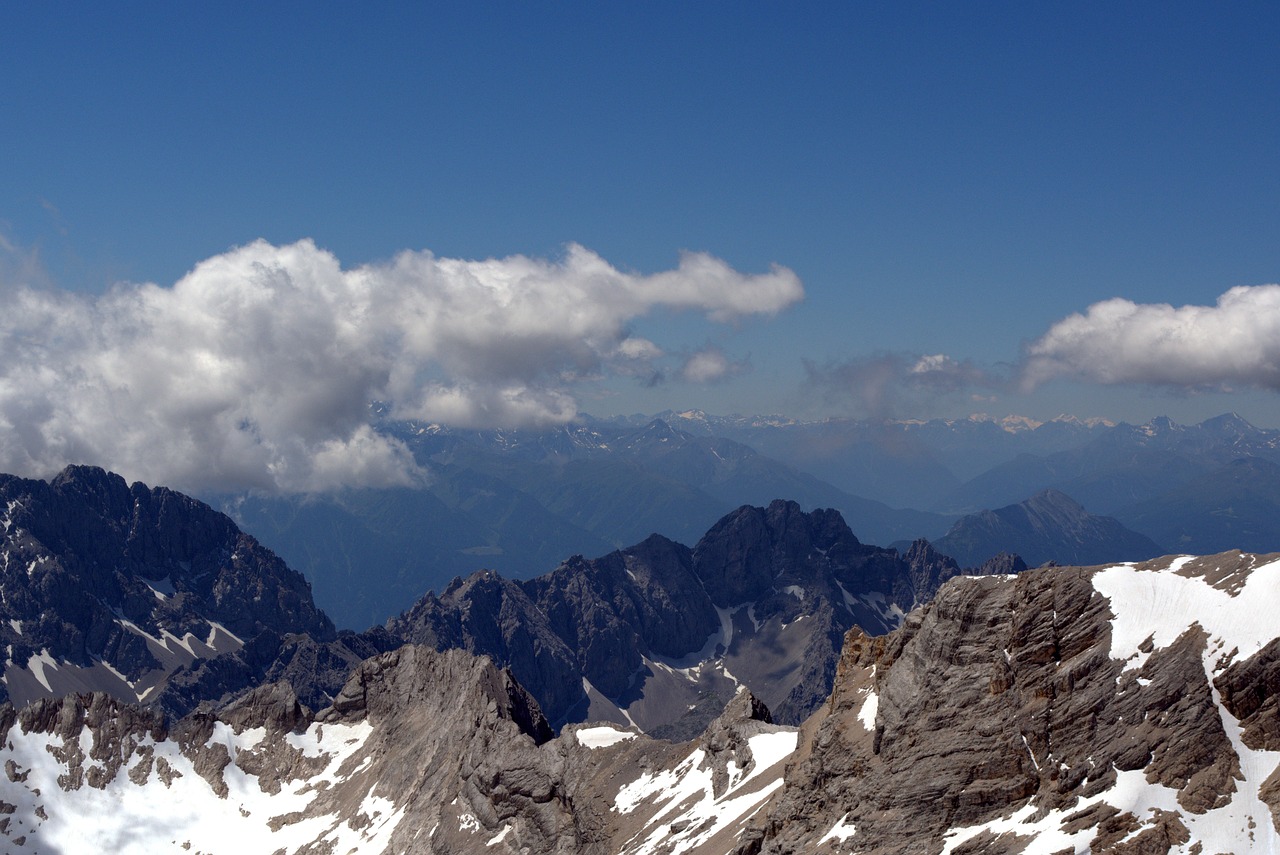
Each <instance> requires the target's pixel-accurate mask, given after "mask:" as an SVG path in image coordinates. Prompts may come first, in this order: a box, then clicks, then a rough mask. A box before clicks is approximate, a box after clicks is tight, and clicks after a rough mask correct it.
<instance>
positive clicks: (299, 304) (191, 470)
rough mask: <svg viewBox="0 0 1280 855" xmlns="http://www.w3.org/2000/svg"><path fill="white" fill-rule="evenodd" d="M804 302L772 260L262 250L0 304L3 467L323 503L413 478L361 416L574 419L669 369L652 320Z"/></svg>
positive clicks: (1, 293) (14, 289) (19, 295)
mask: <svg viewBox="0 0 1280 855" xmlns="http://www.w3.org/2000/svg"><path fill="white" fill-rule="evenodd" d="M802 296H803V289H802V287H801V284H800V282H799V280H798V278H797V277H796V276H795V274H794V273H792V272H791V271H789V270H787V269H785V268H781V267H775V268H773V269H771V270H770V271H768V272H767V273H763V274H759V275H744V274H741V273H738V272H736V271H734V270H733V269H732V268H730V267H729V266H728V265H727V264H725V263H724V262H723V261H720V260H719V259H716V258H713V257H711V256H708V255H705V254H699V253H686V254H684V255H682V256H681V258H680V261H679V264H678V266H677V267H676V268H675V269H673V270H668V271H664V272H661V273H657V274H654V275H649V276H644V275H638V274H632V273H627V272H623V271H619V270H618V269H616V268H614V267H613V266H612V265H610V264H608V263H607V262H606V261H605V260H604V259H602V258H600V257H599V256H598V255H596V254H595V253H593V252H591V251H590V250H587V249H585V248H583V247H581V246H577V245H571V246H569V247H568V248H567V250H566V253H565V255H564V257H563V258H562V259H558V260H547V259H536V258H529V257H525V256H512V257H509V258H503V259H490V260H486V261H463V260H457V259H449V258H440V257H437V256H435V255H433V254H432V253H430V252H404V253H401V254H400V255H398V256H397V257H395V258H394V259H393V260H391V261H390V262H388V263H384V264H376V265H366V266H362V267H357V268H353V269H345V270H344V269H343V268H342V266H341V265H340V263H339V261H338V259H337V258H336V257H334V256H333V255H332V254H331V253H329V252H326V251H324V250H321V249H319V248H317V247H316V246H315V244H314V243H312V242H311V241H301V242H298V243H295V244H292V245H289V246H273V245H271V244H268V243H265V242H262V241H259V242H256V243H253V244H249V245H247V246H244V247H240V248H237V249H234V250H231V251H229V252H227V253H224V254H222V255H218V256H215V257H213V258H210V259H208V260H206V261H203V262H201V263H200V264H198V265H197V266H196V267H195V268H194V269H193V270H192V271H191V272H190V273H189V274H188V275H187V276H185V277H184V278H182V279H181V280H179V281H178V282H177V283H176V284H174V285H173V286H172V287H161V286H158V285H154V284H143V285H121V286H118V287H116V288H114V289H113V290H111V291H110V292H108V293H106V294H105V295H102V296H98V297H84V296H80V295H73V294H68V293H65V292H59V291H56V290H51V289H47V288H42V289H38V290H37V289H33V288H27V287H22V286H14V285H13V284H12V283H8V285H7V287H5V288H4V289H2V290H0V301H2V302H3V305H0V467H2V468H3V469H4V470H5V471H10V472H19V473H23V474H31V475H40V476H46V475H48V474H50V473H51V472H53V471H56V470H57V469H58V468H60V467H61V466H62V465H64V464H65V463H67V462H91V463H98V464H101V465H104V466H109V467H111V468H114V469H116V470H117V471H120V472H122V473H123V474H125V475H126V476H128V477H132V478H138V479H141V480H146V481H149V482H152V483H164V484H172V485H175V486H180V487H184V488H186V489H243V488H250V487H252V488H258V489H262V490H268V491H311V490H323V489H330V488H334V487H340V486H382V485H391V484H408V483H412V482H414V480H415V479H417V478H418V477H419V476H420V473H419V472H418V470H417V469H416V467H415V465H414V463H413V460H412V457H411V455H410V454H409V452H408V450H407V449H406V448H405V447H404V446H403V445H401V444H399V443H397V442H395V441H392V440H390V439H388V438H386V437H384V436H381V435H379V434H377V433H376V432H374V431H372V430H371V429H370V428H369V426H368V405H369V403H370V402H371V401H373V400H380V401H390V402H392V407H393V410H392V413H391V414H392V415H393V416H397V417H414V418H422V419H430V420H434V421H441V422H447V423H450V424H455V425H460V426H490V425H530V424H540V423H555V422H563V421H566V420H568V419H570V418H572V417H573V416H574V415H575V414H576V412H577V408H576V399H575V397H574V394H573V389H572V385H573V384H574V383H577V382H581V381H582V380H584V379H592V378H599V377H604V376H608V375H610V374H622V375H629V376H640V377H643V376H645V375H646V373H648V374H653V373H655V372H656V371H657V369H656V367H655V365H656V362H657V361H658V360H660V359H662V358H664V357H666V354H665V353H664V352H663V350H662V348H660V347H659V346H658V345H656V344H654V343H653V342H651V341H648V340H647V339H643V338H639V337H636V336H634V335H632V334H631V332H630V331H629V329H628V325H629V324H630V323H631V322H632V321H634V320H635V319H637V318H640V317H642V316H644V315H645V314H647V313H649V312H651V311H653V310H655V309H659V308H666V309H674V310H689V311H696V312H701V313H703V314H704V315H705V316H706V317H707V318H708V319H710V320H712V321H716V322H728V321H733V320H735V319H738V318H741V317H744V316H747V315H766V316H768V315H772V314H775V313H777V312H779V311H781V310H783V309H785V308H787V307H788V306H790V305H791V304H793V303H795V302H796V301H798V300H799V299H801V297H802Z"/></svg>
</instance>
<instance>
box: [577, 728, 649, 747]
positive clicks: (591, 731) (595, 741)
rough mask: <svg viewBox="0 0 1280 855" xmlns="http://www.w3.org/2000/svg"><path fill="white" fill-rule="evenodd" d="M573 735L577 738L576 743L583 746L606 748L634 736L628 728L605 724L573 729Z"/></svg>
mask: <svg viewBox="0 0 1280 855" xmlns="http://www.w3.org/2000/svg"><path fill="white" fill-rule="evenodd" d="M573 735H574V737H575V738H577V740H578V744H579V745H581V746H583V747H584V748H608V747H609V746H610V745H617V744H618V743H619V742H626V741H627V740H628V739H635V738H636V735H635V734H634V733H632V732H631V731H629V730H618V729H617V728H615V727H607V726H601V727H584V728H582V729H581V730H575V731H574V732H573Z"/></svg>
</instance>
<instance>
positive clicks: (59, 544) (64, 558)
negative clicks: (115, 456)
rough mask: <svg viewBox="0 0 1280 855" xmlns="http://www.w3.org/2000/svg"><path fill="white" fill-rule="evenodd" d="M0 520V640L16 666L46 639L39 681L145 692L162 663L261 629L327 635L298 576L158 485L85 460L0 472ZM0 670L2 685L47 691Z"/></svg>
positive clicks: (172, 666)
mask: <svg viewBox="0 0 1280 855" xmlns="http://www.w3.org/2000/svg"><path fill="white" fill-rule="evenodd" d="M0 525H3V529H2V536H3V540H2V541H0V641H2V642H3V643H4V644H6V645H7V646H8V647H9V650H10V653H9V660H10V662H12V663H14V664H15V665H16V666H25V665H26V664H27V663H28V661H29V660H30V659H31V658H32V657H35V656H37V655H39V654H41V653H42V651H47V654H48V655H49V656H50V657H51V658H52V659H53V660H54V663H56V664H54V665H53V666H52V667H49V668H46V669H45V672H44V676H43V678H42V679H43V680H52V681H53V683H54V684H55V688H56V687H57V686H58V685H63V689H62V690H63V691H70V690H74V689H75V688H83V687H89V688H95V687H105V686H107V685H110V686H112V688H113V690H114V691H116V692H118V693H120V694H121V696H122V697H126V698H129V699H136V697H137V696H136V695H134V694H133V692H134V690H135V689H136V690H137V691H138V692H139V693H146V689H147V688H151V692H150V695H151V696H154V695H155V693H156V691H158V690H159V689H160V688H161V687H162V685H163V683H164V679H165V676H164V675H167V674H169V673H172V672H173V671H174V670H176V669H178V668H182V667H185V666H187V665H190V664H192V663H193V662H194V661H197V660H198V659H200V658H202V657H207V656H213V655H216V654H218V653H224V652H229V651H233V650H235V649H238V648H239V647H240V646H241V645H242V644H244V643H249V644H253V643H254V641H255V640H256V639H259V638H262V637H264V636H278V634H287V633H305V634H306V635H307V636H308V637H310V638H314V639H316V640H318V641H320V642H327V641H329V640H331V639H332V638H334V630H333V624H332V623H331V622H330V621H329V619H328V618H327V617H325V615H324V614H323V613H322V612H320V610H319V609H317V608H316V606H315V604H314V603H313V602H312V600H311V592H310V588H309V586H308V585H307V582H306V580H305V579H303V578H302V576H300V575H299V574H297V573H295V572H293V571H292V570H290V569H289V568H288V567H286V566H285V564H284V562H282V561H281V560H280V559H279V558H277V557H276V556H275V555H274V554H273V553H271V552H270V551H269V550H267V549H265V548H263V547H262V546H261V545H260V544H258V542H257V541H255V540H254V539H253V538H252V537H250V536H248V535H246V534H244V533H243V532H241V531H240V530H239V529H237V528H236V526H235V524H234V523H233V522H232V521H231V520H230V519H229V518H228V517H226V516H225V515H223V514H220V513H217V512H216V511H214V510H212V509H211V508H209V507H208V506H206V505H204V504H202V503H200V502H197V501H195V500H193V499H190V498H188V497H186V496H184V495H182V494H180V493H176V492H174V491H172V490H168V489H166V488H163V487H158V488H155V489H150V488H148V487H146V486H144V485H142V484H134V485H132V486H129V485H127V484H126V483H125V481H124V479H123V478H121V477H120V476H118V475H115V474H112V473H108V472H105V471H103V470H101V469H98V468H95V467H88V466H71V467H68V468H67V469H65V470H64V471H63V472H62V473H61V474H60V475H58V476H57V477H56V478H54V479H53V481H51V482H49V483H46V482H43V481H35V480H29V479H24V478H16V477H13V476H9V475H0ZM215 624H216V625H217V626H215ZM104 665H105V666H109V667H110V669H114V670H115V671H116V672H118V674H122V675H124V677H123V678H121V677H119V676H118V674H112V673H111V672H110V670H108V669H107V668H104ZM68 666H70V667H68ZM13 670H14V669H13V666H11V667H10V668H9V671H10V672H13ZM24 673H25V672H24ZM10 677H11V679H10V680H9V681H8V686H7V687H6V688H4V689H0V692H3V693H5V694H4V696H5V697H7V696H8V694H12V693H13V692H15V691H17V689H15V685H17V684H21V688H22V691H24V692H26V693H28V694H30V693H31V692H34V693H36V694H39V693H42V692H45V691H48V690H47V689H45V688H44V687H43V686H41V685H38V684H37V679H41V678H32V679H26V680H25V681H24V680H23V679H21V675H15V674H13V673H11V674H10ZM15 679H16V680H17V683H15ZM126 680H127V681H128V683H126ZM64 684H65V685H64ZM131 685H132V688H131Z"/></svg>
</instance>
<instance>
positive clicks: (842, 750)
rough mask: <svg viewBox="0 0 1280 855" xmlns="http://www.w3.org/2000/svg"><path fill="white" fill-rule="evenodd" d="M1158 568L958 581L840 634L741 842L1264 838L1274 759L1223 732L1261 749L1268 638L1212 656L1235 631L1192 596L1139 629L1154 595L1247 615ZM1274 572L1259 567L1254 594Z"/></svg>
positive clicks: (777, 847)
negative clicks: (759, 819) (769, 807)
mask: <svg viewBox="0 0 1280 855" xmlns="http://www.w3.org/2000/svg"><path fill="white" fill-rule="evenodd" d="M1173 570H1174V567H1171V566H1170V560H1169V559H1164V560H1163V562H1152V564H1151V565H1147V566H1144V567H1140V568H1131V567H1121V568H1114V569H1112V570H1108V571H1105V572H1104V571H1102V570H1100V569H1098V568H1092V569H1090V568H1075V567H1072V568H1044V569H1041V570H1036V571H1029V572H1027V573H1023V574H1021V575H1019V576H1017V577H1013V578H1008V577H1003V578H1002V577H982V578H974V579H957V580H955V581H953V582H951V583H950V584H947V585H945V586H944V587H943V588H942V590H941V591H940V592H939V594H938V596H937V597H936V598H935V599H934V600H933V601H932V602H931V603H930V604H929V605H928V606H926V607H925V608H924V609H922V610H920V611H919V612H915V613H913V614H912V615H910V616H909V617H908V619H907V620H906V622H905V623H904V624H903V626H902V627H901V628H900V629H899V630H897V631H896V632H894V633H891V634H889V635H887V636H883V637H880V638H871V637H869V636H867V635H866V634H865V633H862V632H860V631H858V630H853V631H851V632H850V633H849V636H848V637H847V639H846V643H845V648H844V651H843V653H842V656H841V659H840V662H839V666H838V674H837V677H836V683H835V690H834V692H833V693H832V695H831V698H830V700H829V701H828V703H827V704H826V706H825V707H824V708H823V709H822V710H821V711H820V712H819V713H817V714H816V715H815V716H814V717H813V719H811V720H810V721H809V722H808V723H806V725H805V728H804V736H803V737H802V740H801V746H802V747H801V751H800V752H799V754H800V760H799V762H797V763H796V764H795V765H794V766H793V767H792V768H791V770H790V772H789V773H788V776H787V785H786V789H785V791H784V794H783V795H782V797H781V798H780V799H779V801H778V802H776V803H775V806H774V808H773V811H772V813H771V815H770V817H769V819H768V821H767V822H766V823H765V824H764V825H763V827H761V828H760V829H758V830H756V831H753V832H749V834H748V838H747V839H746V841H745V842H744V843H743V844H742V845H741V847H740V849H739V851H740V852H742V853H748V852H752V853H754V852H795V851H814V850H815V849H816V848H817V844H818V843H819V842H820V841H823V840H825V841H826V842H827V843H831V844H833V845H834V846H835V849H836V850H837V851H846V850H847V849H850V848H852V849H855V850H856V851H859V852H867V853H878V852H903V853H907V852H936V851H939V850H940V849H941V848H942V846H943V843H944V842H949V845H950V846H951V847H955V848H954V850H952V849H948V851H957V852H959V851H968V852H977V851H993V852H994V851H1021V849H1022V848H1023V847H1025V846H1026V845H1027V844H1028V842H1029V841H1030V840H1031V839H1032V838H1035V837H1037V836H1038V835H1060V837H1055V838H1053V839H1054V840H1059V841H1060V843H1057V844H1054V847H1051V850H1049V851H1056V849H1058V848H1063V847H1066V849H1067V851H1071V850H1072V848H1075V851H1082V850H1081V849H1080V848H1078V847H1081V846H1087V847H1088V848H1089V850H1090V851H1094V852H1102V851H1117V852H1119V851H1151V852H1168V851H1170V849H1171V847H1173V846H1174V845H1175V844H1183V843H1187V842H1188V841H1191V840H1200V841H1201V846H1202V848H1203V849H1204V851H1219V849H1218V848H1215V847H1221V845H1222V841H1223V839H1227V840H1234V841H1235V843H1234V846H1236V847H1237V848H1236V851H1241V849H1240V848H1238V847H1243V848H1245V849H1254V848H1261V849H1263V850H1265V848H1266V847H1267V846H1268V845H1272V844H1269V843H1266V842H1265V841H1275V840H1276V839H1277V838H1276V836H1275V835H1276V833H1277V830H1278V829H1280V820H1273V818H1272V816H1269V815H1267V813H1268V811H1267V808H1261V810H1260V809H1259V808H1258V807H1250V805H1258V806H1260V805H1261V804H1264V803H1265V804H1266V805H1268V806H1269V807H1270V810H1271V811H1274V809H1275V808H1274V805H1275V803H1276V802H1275V800H1274V790H1275V787H1274V786H1271V787H1270V789H1268V781H1269V779H1268V775H1276V774H1277V771H1276V770H1277V763H1276V759H1275V755H1272V756H1271V759H1270V760H1267V759H1265V758H1263V757H1260V756H1257V755H1253V754H1246V753H1244V752H1245V749H1244V748H1243V747H1240V746H1237V744H1236V743H1235V741H1234V737H1233V736H1232V734H1233V732H1234V731H1235V729H1236V728H1237V727H1238V728H1240V729H1241V730H1242V731H1243V734H1244V743H1243V745H1244V746H1249V747H1251V748H1255V749H1261V748H1263V746H1265V745H1269V744H1271V743H1270V742H1269V739H1270V736H1269V734H1270V732H1271V731H1272V730H1273V727H1272V726H1271V721H1272V720H1273V718H1274V713H1272V714H1271V715H1270V716H1268V715H1267V713H1266V712H1264V711H1263V710H1264V707H1267V706H1268V705H1270V709H1274V703H1275V697H1276V695H1275V685H1274V677H1275V675H1274V673H1273V672H1274V666H1275V655H1276V646H1275V645H1276V643H1275V642H1274V641H1270V642H1268V643H1267V644H1266V645H1265V646H1264V647H1262V649H1260V650H1258V651H1257V652H1256V653H1254V654H1253V655H1251V656H1249V657H1248V658H1247V659H1242V661H1240V662H1238V663H1236V664H1235V665H1232V666H1230V667H1228V665H1227V661H1228V660H1229V659H1230V656H1228V655H1226V654H1227V653H1228V652H1229V651H1230V650H1231V647H1232V645H1233V644H1239V643H1241V642H1239V641H1235V642H1231V643H1228V642H1230V640H1231V639H1233V638H1237V637H1239V638H1246V639H1248V640H1247V643H1251V644H1252V643H1255V642H1253V641H1252V638H1253V637H1255V636H1250V635H1249V633H1250V632H1251V630H1239V629H1238V627H1236V626H1235V625H1234V622H1232V621H1227V622H1222V621H1218V622H1216V623H1215V622H1212V621H1206V626H1208V627H1209V628H1208V629H1206V628H1205V627H1204V626H1201V624H1200V623H1199V622H1198V621H1197V619H1196V616H1195V615H1196V612H1197V608H1196V604H1195V603H1193V602H1190V601H1189V602H1186V603H1182V604H1180V605H1178V606H1175V607H1174V609H1173V613H1170V611H1171V609H1170V607H1169V606H1165V607H1164V609H1163V610H1158V611H1156V612H1153V614H1156V615H1159V617H1158V618H1156V619H1154V620H1152V622H1150V623H1146V622H1144V620H1143V619H1142V614H1144V613H1145V611H1144V610H1145V609H1148V608H1149V607H1150V603H1151V601H1152V599H1155V600H1156V601H1158V602H1165V603H1170V602H1177V599H1176V598H1178V597H1181V596H1187V595H1190V596H1192V597H1199V598H1201V599H1202V601H1203V602H1202V603H1201V604H1200V605H1201V606H1202V607H1203V608H1205V609H1213V608H1217V609H1221V610H1230V609H1238V610H1239V613H1240V614H1241V615H1242V616H1243V615H1245V614H1246V613H1247V610H1248V609H1249V608H1250V606H1249V603H1248V601H1246V600H1240V601H1237V602H1235V603H1234V604H1233V603H1232V602H1230V601H1227V600H1225V599H1224V598H1226V597H1227V596H1229V595H1228V594H1221V595H1219V594H1217V593H1215V592H1216V591H1217V589H1216V588H1215V587H1214V586H1213V583H1212V582H1211V581H1210V578H1211V575H1210V574H1207V573H1201V574H1199V575H1197V576H1196V577H1195V579H1194V582H1195V584H1189V583H1188V582H1187V581H1185V579H1182V578H1171V577H1175V576H1176V573H1174V572H1173ZM1277 581H1280V572H1276V570H1275V567H1274V566H1273V567H1272V568H1271V569H1270V570H1269V571H1268V574H1267V576H1266V577H1265V579H1262V578H1259V579H1258V583H1257V586H1255V589H1254V596H1259V594H1258V591H1260V590H1261V591H1266V590H1270V589H1271V586H1272V585H1274V584H1275V582H1277ZM1175 591H1177V592H1185V593H1182V594H1174V593H1173V592H1175ZM1156 592H1165V593H1162V594H1158V593H1156ZM1191 592H1202V593H1199V594H1191ZM1247 595H1248V592H1240V593H1238V594H1236V595H1235V596H1238V597H1246V596H1247ZM1268 596H1270V598H1271V599H1273V600H1275V599H1276V597H1275V595H1274V592H1273V593H1271V594H1270V595H1268ZM1171 597H1172V598H1175V599H1172V600H1171V599H1170V598H1171ZM1215 600H1220V601H1222V602H1221V604H1218V605H1214V604H1213V603H1214V602H1215ZM1177 609H1181V611H1182V614H1178V613H1177ZM1131 621H1132V622H1131ZM1238 632H1243V633H1244V634H1243V635H1241V636H1238V635H1237V634H1236V633H1238ZM1148 633H1149V634H1148ZM1143 634H1147V637H1146V639H1145V640H1143V641H1140V640H1139V639H1140V638H1141V636H1142V635H1143ZM1130 644H1132V645H1133V647H1132V649H1130V648H1129V645H1130ZM1223 647H1226V648H1227V649H1226V650H1223ZM1215 672H1217V673H1216V676H1215ZM1207 675H1208V676H1207ZM1211 676H1212V677H1214V679H1213V680H1211V679H1210V677H1211ZM1215 688H1216V689H1217V691H1218V692H1220V693H1221V703H1219V700H1218V697H1217V696H1216V695H1215ZM1237 721H1238V723H1237ZM1259 770H1261V771H1259ZM1277 779H1280V778H1277ZM1148 806H1149V807H1148ZM1010 816H1013V817H1014V819H1013V820H1010V819H1009V817H1010ZM1002 817H1003V818H1004V819H1002ZM1200 817H1204V821H1203V822H1201V821H1199V818H1200ZM854 829H856V831H855V830H854ZM1224 829H1230V830H1229V831H1226V830H1224ZM1224 835H1225V838H1224ZM1233 835H1234V836H1233ZM845 841H848V842H847V844H846V842H845ZM1178 851H1183V850H1178ZM1190 851H1199V850H1190Z"/></svg>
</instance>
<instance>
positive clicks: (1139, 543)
mask: <svg viewBox="0 0 1280 855" xmlns="http://www.w3.org/2000/svg"><path fill="white" fill-rule="evenodd" d="M934 545H935V546H936V547H937V548H938V549H940V550H941V551H943V552H945V553H946V554H947V555H951V556H953V557H954V558H955V559H956V560H957V561H959V562H961V563H963V564H970V565H978V564H980V563H982V562H984V561H986V560H987V559H989V558H990V557H991V556H993V555H995V554H996V553H998V552H1000V551H1001V550H1008V551H1010V552H1015V553H1017V554H1018V555H1021V556H1022V557H1023V558H1024V559H1026V561H1027V562H1028V563H1030V564H1031V565H1033V566H1034V565H1038V564H1043V563H1045V562H1046V561H1054V562H1056V563H1058V564H1077V565H1088V564H1099V563H1102V562H1105V561H1142V560H1145V559H1147V558H1154V557H1156V556H1158V555H1163V554H1164V553H1165V552H1166V550H1165V549H1163V548H1162V547H1160V546H1158V545H1157V544H1156V543H1155V542H1154V541H1152V540H1151V539H1150V538H1148V537H1147V536H1146V535H1142V534H1138V533H1137V532H1136V531H1130V530H1129V529H1127V528H1125V527H1124V526H1123V525H1121V524H1120V522H1119V521H1117V520H1115V519H1113V518H1111V517H1103V516H1097V515H1095V514H1090V513H1089V512H1087V511H1086V510H1085V509H1084V508H1083V507H1081V506H1080V505H1079V503H1077V502H1076V501H1075V500H1074V499H1072V498H1071V497H1070V496H1068V495H1067V494H1066V493H1062V492H1060V491H1058V490H1043V491H1041V492H1040V493H1037V494H1036V495H1034V496H1032V497H1031V498H1030V499H1027V500H1026V501H1024V502H1019V503H1017V504H1016V505H1009V506H1008V507H1004V508H999V509H997V510H994V511H981V512H979V513H975V514H969V515H968V516H966V517H961V518H960V519H959V520H957V521H956V522H955V524H954V525H952V527H951V529H950V530H949V531H948V532H947V533H946V534H945V535H944V536H943V537H940V538H938V539H937V540H935V541H934Z"/></svg>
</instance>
